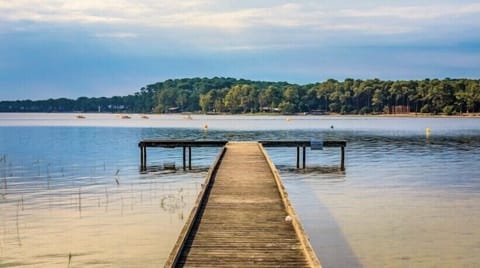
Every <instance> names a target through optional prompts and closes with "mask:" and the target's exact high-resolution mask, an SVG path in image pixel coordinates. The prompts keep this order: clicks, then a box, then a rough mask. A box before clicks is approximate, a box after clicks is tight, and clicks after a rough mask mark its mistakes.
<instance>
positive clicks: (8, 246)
mask: <svg viewBox="0 0 480 268" xmlns="http://www.w3.org/2000/svg"><path fill="white" fill-rule="evenodd" d="M4 116H5V115H0V125H1V124H6V123H5V121H6V120H4V119H2V117H4ZM15 116H17V115H15ZM38 116H40V117H45V116H46V115H38ZM52 116H53V117H55V118H57V117H58V118H59V119H55V120H53V121H54V122H53V123H52V121H48V122H49V124H57V123H58V122H57V121H56V120H60V121H61V124H68V125H69V126H68V127H66V126H61V124H60V123H58V124H59V125H56V126H55V127H51V126H45V124H47V123H45V122H46V121H41V120H37V119H29V120H27V121H29V122H33V124H34V125H38V124H41V125H43V126H42V127H28V126H11V125H9V127H0V266H21V265H31V266H43V267H45V266H48V267H55V266H60V267H66V266H67V267H68V265H69V263H70V266H71V267H75V266H76V267H84V266H88V267H90V266H93V267H112V266H113V267H117V266H123V267H128V266H132V267H135V266H139V265H140V266H142V267H158V266H161V265H162V264H163V261H164V260H165V258H166V257H167V255H168V253H169V251H170V249H171V246H172V245H173V243H174V242H175V240H176V238H177V235H178V232H179V231H180V228H181V227H182V225H183V221H184V220H185V218H186V217H187V216H188V213H189V212H190V208H191V206H192V204H193V201H194V200H195V198H196V195H197V193H198V191H199V190H200V187H201V186H200V185H201V183H202V181H203V177H204V176H205V174H206V170H207V169H208V167H209V165H210V163H211V162H212V161H213V159H214V158H215V156H216V154H217V153H218V148H202V149H195V148H194V149H193V153H192V156H193V158H192V165H193V167H194V170H193V172H183V171H182V170H181V169H180V170H178V167H180V168H181V163H182V153H181V150H182V149H181V148H177V149H164V150H163V149H160V150H156V149H152V150H151V151H149V152H148V156H149V166H150V165H151V166H152V167H155V166H156V167H162V166H163V164H164V162H166V161H170V162H174V163H175V164H176V166H177V170H176V171H175V172H172V171H164V170H162V169H152V170H150V171H151V172H148V173H145V174H139V172H138V168H139V167H138V164H139V149H138V147H137V142H138V141H139V140H141V139H144V138H159V139H168V138H175V139H222V140H282V139H283V140H287V139H302V140H310V139H324V140H325V139H345V140H347V141H348V143H347V147H346V171H345V172H339V171H338V165H339V158H340V152H339V150H338V148H324V150H322V151H311V150H307V158H306V159H307V163H306V164H307V169H306V170H301V169H300V170H297V169H295V168H294V167H295V163H296V149H295V148H267V150H268V153H269V155H270V156H271V158H272V159H273V161H274V163H275V164H276V165H277V167H279V169H280V172H281V175H282V177H283V178H284V181H285V183H286V185H287V189H288V192H289V196H290V197H291V199H292V201H293V204H294V206H295V207H296V209H297V211H298V212H299V214H300V217H301V218H302V222H303V224H304V225H305V227H306V229H307V232H309V234H310V236H311V241H312V244H314V247H315V249H316V251H317V252H318V253H319V256H320V257H321V260H322V262H323V263H324V264H326V266H327V267H328V266H331V267H352V266H357V265H363V266H366V267H382V266H390V267H391V266H393V267H399V266H471V267H475V266H478V264H479V263H480V259H479V257H478V256H480V247H479V245H478V238H479V237H480V234H479V230H480V222H479V220H478V219H480V210H479V209H478V203H479V202H480V196H479V193H480V176H479V174H480V165H478V162H479V161H480V130H479V128H478V126H479V124H478V120H460V121H458V122H457V121H455V120H453V121H452V120H451V119H440V120H437V119H421V120H412V119H400V120H397V119H387V118H382V119H371V118H368V119H365V120H364V119H361V118H331V117H328V118H327V117H325V118H324V117H322V118H319V117H315V118H313V117H302V118H297V117H295V118H293V119H292V120H291V121H290V122H286V121H285V118H281V117H274V118H269V119H268V118H267V119H266V120H263V119H259V118H251V117H239V118H237V117H234V120H232V117H221V116H220V117H213V118H212V117H200V118H198V117H197V116H193V119H192V120H184V119H183V118H181V117H178V118H176V117H174V116H173V117H167V116H165V117H164V116H158V117H157V116H151V117H150V119H149V120H143V121H141V122H143V123H142V124H146V123H145V122H146V121H147V122H148V124H149V125H148V126H146V125H140V121H138V122H137V121H135V120H136V119H135V117H134V116H133V117H132V119H131V120H128V122H126V121H125V120H123V121H121V120H120V121H119V122H122V124H124V122H126V123H125V124H132V126H130V127H125V126H123V127H118V124H119V123H118V122H116V121H115V122H112V120H110V119H105V118H103V117H105V116H107V115H98V117H99V118H98V119H96V121H95V120H93V119H92V118H96V117H97V115H94V116H92V118H90V115H88V116H87V119H85V120H84V121H81V122H78V121H74V123H75V124H91V125H89V126H81V127H78V126H74V125H73V123H72V122H71V121H72V120H71V119H68V120H66V119H62V118H65V117H66V116H68V115H52ZM237 119H238V120H237ZM62 120H63V121H62ZM13 121H14V122H17V121H16V120H11V121H9V122H10V123H8V124H13V123H11V122H13ZM207 121H208V122H207ZM206 122H207V123H208V125H209V128H208V131H207V132H205V131H204V130H203V128H202V127H201V126H202V124H204V123H206ZM20 123H25V122H24V121H21V122H20V121H19V122H17V123H16V124H20ZM332 124H333V125H334V126H335V128H334V129H333V130H332V129H330V128H329V127H330V125H332ZM95 125H98V126H103V127H94V126H95ZM105 126H115V127H105ZM140 126H141V127H140ZM160 127H161V128H160ZM426 127H431V129H432V134H431V135H430V137H429V138H426V137H425V132H424V130H425V128H426Z"/></svg>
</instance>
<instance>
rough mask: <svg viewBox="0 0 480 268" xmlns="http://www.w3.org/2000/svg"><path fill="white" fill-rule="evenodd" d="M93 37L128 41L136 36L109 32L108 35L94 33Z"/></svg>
mask: <svg viewBox="0 0 480 268" xmlns="http://www.w3.org/2000/svg"><path fill="white" fill-rule="evenodd" d="M95 37H98V38H114V39H129V38H136V37H137V34H135V33H128V32H109V33H96V34H95Z"/></svg>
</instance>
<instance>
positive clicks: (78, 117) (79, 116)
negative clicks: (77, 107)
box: [77, 115, 86, 119]
mask: <svg viewBox="0 0 480 268" xmlns="http://www.w3.org/2000/svg"><path fill="white" fill-rule="evenodd" d="M85 118H86V117H85V116H83V115H77V119H85Z"/></svg>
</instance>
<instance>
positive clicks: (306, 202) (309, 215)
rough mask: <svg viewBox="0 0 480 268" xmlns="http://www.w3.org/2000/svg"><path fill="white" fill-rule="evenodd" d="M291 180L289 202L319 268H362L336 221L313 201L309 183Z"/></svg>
mask: <svg viewBox="0 0 480 268" xmlns="http://www.w3.org/2000/svg"><path fill="white" fill-rule="evenodd" d="M282 173H284V172H282ZM334 177H337V176H334ZM322 179H323V178H322ZM294 180H296V179H295V178H292V179H289V181H288V182H287V183H285V184H286V188H287V191H288V193H289V198H290V200H291V201H292V203H293V205H294V207H295V210H296V211H297V214H298V216H299V217H300V219H301V221H302V225H303V227H304V229H305V231H306V232H307V234H308V236H309V238H310V243H311V244H312V247H313V248H314V250H315V253H316V254H317V256H318V258H319V259H320V263H321V264H322V267H362V265H361V263H360V261H359V260H358V258H357V256H356V255H355V253H354V252H353V249H352V248H351V247H350V244H349V243H348V241H347V239H346V237H345V236H344V234H343V232H342V230H341V228H340V226H339V225H338V223H337V222H336V221H335V218H334V217H333V215H332V214H331V213H330V211H329V209H328V208H327V207H326V206H325V205H324V204H322V202H321V201H320V200H319V199H318V198H317V197H316V195H315V193H314V191H313V190H312V188H311V186H310V185H309V183H308V182H305V181H303V180H301V179H299V181H298V182H294ZM334 180H338V179H337V178H334ZM284 181H285V180H284Z"/></svg>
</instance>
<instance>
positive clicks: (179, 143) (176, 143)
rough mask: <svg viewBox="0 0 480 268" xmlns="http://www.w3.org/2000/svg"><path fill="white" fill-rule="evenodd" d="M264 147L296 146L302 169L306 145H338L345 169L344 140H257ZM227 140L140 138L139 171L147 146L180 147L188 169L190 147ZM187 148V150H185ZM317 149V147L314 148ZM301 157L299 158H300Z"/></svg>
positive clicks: (143, 166)
mask: <svg viewBox="0 0 480 268" xmlns="http://www.w3.org/2000/svg"><path fill="white" fill-rule="evenodd" d="M258 142H259V143H261V144H262V145H263V146H264V147H296V148H297V159H296V160H297V161H296V167H297V168H300V161H301V162H302V169H305V168H306V156H307V154H306V147H311V148H312V149H314V148H316V147H317V146H319V144H320V147H321V148H323V147H340V152H341V155H340V170H341V171H344V170H345V147H346V146H347V142H346V141H322V142H313V141H258ZM226 143H227V141H205V140H202V141H194V140H142V141H140V142H139V143H138V147H139V148H140V171H142V172H143V171H146V170H147V147H162V148H176V147H182V152H183V154H182V155H183V158H182V164H183V166H182V167H183V170H186V169H187V154H188V169H189V170H191V169H192V147H223V146H224V145H225V144H226ZM300 148H302V154H300ZM187 149H188V152H187ZM316 149H317V148H316ZM300 159H301V160H300Z"/></svg>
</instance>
